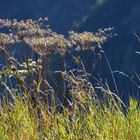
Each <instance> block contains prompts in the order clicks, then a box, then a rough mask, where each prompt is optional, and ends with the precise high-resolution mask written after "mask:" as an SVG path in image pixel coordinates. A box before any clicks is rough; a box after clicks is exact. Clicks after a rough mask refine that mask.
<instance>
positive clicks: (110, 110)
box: [0, 96, 140, 140]
mask: <svg viewBox="0 0 140 140" xmlns="http://www.w3.org/2000/svg"><path fill="white" fill-rule="evenodd" d="M14 101H15V102H14V105H12V104H10V103H8V102H7V103H5V104H4V105H3V106H0V112H1V113H0V139H1V140H12V139H13V140H16V139H19V140H20V139H21V140H37V139H39V140H40V139H41V140H43V139H44V140H46V139H48V140H56V139H58V140H65V139H68V140H72V139H75V140H84V139H89V140H90V139H91V140H93V139H95V140H104V139H105V140H110V139H113V140H138V139H140V108H139V107H137V101H136V100H134V99H130V107H129V108H128V109H127V113H126V115H124V113H123V112H122V109H121V108H120V106H119V105H118V104H117V103H115V105H112V104H111V103H110V102H111V100H108V102H109V103H108V104H107V105H106V104H104V105H102V106H101V104H100V103H99V102H98V101H96V102H93V101H88V102H86V103H85V104H84V105H83V107H82V108H81V109H78V107H77V105H75V107H74V109H73V111H69V110H68V109H67V108H63V112H61V113H58V112H56V109H55V108H53V109H52V111H51V112H48V111H46V109H45V107H43V106H42V105H41V104H40V105H39V106H38V107H36V108H32V107H31V105H30V104H29V102H28V101H27V100H24V101H23V100H21V98H20V97H17V96H16V97H15V100H14ZM87 108H88V109H87ZM38 109H40V115H41V117H40V118H38Z"/></svg>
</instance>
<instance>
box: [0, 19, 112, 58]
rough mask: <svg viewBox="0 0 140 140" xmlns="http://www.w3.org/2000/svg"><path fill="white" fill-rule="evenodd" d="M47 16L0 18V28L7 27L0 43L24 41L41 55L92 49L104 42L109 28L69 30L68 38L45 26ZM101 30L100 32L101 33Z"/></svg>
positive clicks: (8, 43)
mask: <svg viewBox="0 0 140 140" xmlns="http://www.w3.org/2000/svg"><path fill="white" fill-rule="evenodd" d="M46 21H47V18H44V19H42V18H41V19H39V20H37V21H34V20H32V19H29V20H25V21H24V20H21V21H17V20H16V19H13V20H9V19H0V28H5V27H6V28H8V29H9V33H7V34H4V33H0V45H2V46H8V45H11V44H14V43H24V44H27V45H28V46H29V47H31V48H32V49H33V50H34V51H35V52H37V53H38V54H40V55H41V56H47V55H49V54H52V53H53V54H56V53H60V54H65V52H67V51H69V50H72V51H73V50H76V51H81V50H94V49H95V47H96V46H100V44H102V43H104V42H105V41H106V40H107V39H108V38H109V35H108V33H107V34H106V32H107V31H109V32H110V30H111V28H107V29H105V31H104V30H102V31H101V30H100V33H99V32H97V33H95V34H93V33H90V32H83V33H75V32H73V31H71V32H69V36H68V38H65V37H64V36H63V35H61V34H57V33H56V32H53V31H52V30H51V29H50V28H48V27H47V26H45V23H46ZM101 32H102V34H101Z"/></svg>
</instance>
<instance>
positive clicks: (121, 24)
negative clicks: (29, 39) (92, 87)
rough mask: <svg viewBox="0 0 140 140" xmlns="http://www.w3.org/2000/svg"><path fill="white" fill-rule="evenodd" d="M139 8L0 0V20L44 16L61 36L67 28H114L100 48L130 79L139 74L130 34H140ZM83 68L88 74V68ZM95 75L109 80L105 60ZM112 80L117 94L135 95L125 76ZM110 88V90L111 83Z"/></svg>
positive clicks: (117, 2)
mask: <svg viewBox="0 0 140 140" xmlns="http://www.w3.org/2000/svg"><path fill="white" fill-rule="evenodd" d="M139 7H140V1H139V0H133V1H130V0H96V1H95V0H59V1H58V0H41V1H39V0H36V1H35V0H24V1H23V0H7V1H4V0H1V1H0V18H17V19H28V18H33V19H37V18H40V17H46V16H47V17H49V24H50V25H51V27H52V28H53V29H54V30H55V31H56V32H59V33H64V34H65V33H66V32H67V31H68V30H71V29H74V30H77V31H80V32H83V31H85V30H87V31H93V32H94V31H97V29H98V28H106V27H114V32H115V33H117V34H118V35H117V36H116V37H113V38H111V39H110V40H109V41H108V42H107V43H106V44H105V45H104V50H105V52H106V54H107V56H108V58H109V61H110V64H111V66H112V69H113V70H119V71H123V72H125V73H126V74H128V75H130V76H131V77H132V75H134V72H137V73H139V71H140V65H139V59H140V55H138V54H136V53H135V51H140V44H139V43H138V40H137V39H136V37H135V36H134V34H133V33H134V32H136V33H137V34H138V35H140V15H139V14H140V8H139ZM91 58H92V53H89V54H88V58H87V59H88V60H89V62H91ZM68 61H69V59H68ZM87 69H88V70H89V71H90V67H89V68H87ZM97 73H100V75H101V77H103V78H104V79H105V78H107V79H112V78H111V76H110V72H109V70H108V66H107V65H106V62H105V61H101V62H100V64H99V68H98V69H97ZM115 77H116V80H117V85H118V87H119V91H120V93H121V92H122V91H124V93H125V94H126V93H133V92H135V93H136V91H138V93H139V89H138V87H137V86H136V85H135V84H134V83H132V82H130V80H128V79H127V78H126V77H124V76H121V75H117V74H115ZM134 77H135V76H134ZM135 80H136V78H135ZM136 82H137V84H139V83H140V82H139V81H138V80H136ZM110 85H111V87H112V88H113V85H114V84H113V83H112V80H110ZM113 89H114V88H113ZM122 96H123V95H122ZM123 97H124V98H126V96H125V95H124V96H123ZM127 97H128V96H127Z"/></svg>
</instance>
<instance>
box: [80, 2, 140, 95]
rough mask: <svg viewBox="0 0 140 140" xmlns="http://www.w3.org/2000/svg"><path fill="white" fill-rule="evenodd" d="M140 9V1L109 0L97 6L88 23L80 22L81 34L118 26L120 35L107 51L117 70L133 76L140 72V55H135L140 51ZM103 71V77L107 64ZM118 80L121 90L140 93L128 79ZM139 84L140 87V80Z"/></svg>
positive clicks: (101, 67) (89, 16)
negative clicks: (137, 36) (139, 41)
mask: <svg viewBox="0 0 140 140" xmlns="http://www.w3.org/2000/svg"><path fill="white" fill-rule="evenodd" d="M139 7H140V1H139V0H134V1H128V0H123V1H121V0H114V1H111V0H108V1H107V2H105V3H104V4H103V5H102V6H100V7H97V8H96V7H95V8H94V9H93V10H92V12H91V13H90V15H88V16H87V19H86V20H85V21H84V22H83V21H82V19H81V21H79V23H81V24H80V25H79V26H80V27H78V30H80V31H83V30H88V31H96V30H97V29H98V28H100V27H102V28H105V27H110V26H111V27H114V28H115V32H116V33H117V34H118V35H117V37H114V38H112V39H111V40H110V41H108V43H106V44H105V46H104V49H105V51H106V53H107V56H108V58H109V61H110V63H111V66H112V68H113V70H120V71H123V72H125V73H126V74H128V75H130V76H131V77H133V76H132V75H134V72H137V73H139V71H140V64H139V59H140V55H139V54H136V52H135V51H140V44H139V43H138V40H137V39H136V37H135V36H134V32H135V33H137V34H138V35H140V26H139V25H140V16H139V14H140V8H139ZM100 69H101V70H100V71H102V69H103V70H104V71H102V74H103V75H106V70H105V69H104V65H102V66H100ZM117 77H118V78H117ZM116 78H117V79H118V80H117V84H118V87H120V91H121V90H123V91H126V92H125V93H132V92H134V91H135V90H139V89H138V88H137V87H136V86H135V85H134V84H132V83H131V82H128V80H126V79H127V78H125V77H124V76H120V75H119V76H118V75H117V76H116ZM135 80H136V79H135ZM137 82H138V84H139V81H137ZM135 92H136V91H135Z"/></svg>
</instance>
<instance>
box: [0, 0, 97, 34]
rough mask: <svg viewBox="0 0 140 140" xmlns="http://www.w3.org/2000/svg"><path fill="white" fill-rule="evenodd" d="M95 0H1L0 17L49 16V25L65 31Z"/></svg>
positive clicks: (25, 17)
mask: <svg viewBox="0 0 140 140" xmlns="http://www.w3.org/2000/svg"><path fill="white" fill-rule="evenodd" d="M93 4H95V0H88V2H87V0H78V1H75V0H59V1H58V0H41V1H40V0H24V1H23V0H7V1H4V0H1V1H0V18H18V19H28V18H34V19H37V18H40V17H46V16H47V17H49V23H50V25H51V27H53V29H54V30H55V31H57V32H61V33H65V32H66V31H67V30H69V29H70V27H71V25H72V24H73V22H74V21H75V20H78V19H80V18H81V17H82V16H84V15H85V14H87V13H88V12H89V11H90V7H91V6H92V5H93Z"/></svg>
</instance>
